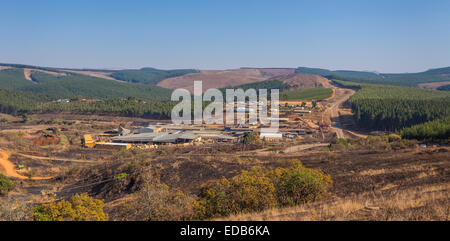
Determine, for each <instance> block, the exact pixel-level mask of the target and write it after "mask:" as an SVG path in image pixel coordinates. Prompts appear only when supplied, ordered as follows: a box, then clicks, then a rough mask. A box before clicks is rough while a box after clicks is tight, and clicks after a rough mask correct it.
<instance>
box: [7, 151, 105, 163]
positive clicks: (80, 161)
mask: <svg viewBox="0 0 450 241" xmlns="http://www.w3.org/2000/svg"><path fill="white" fill-rule="evenodd" d="M16 154H17V155H20V156H23V157H27V158H31V159H38V160H49V161H63V162H78V163H99V162H98V161H90V160H79V159H67V158H59V157H44V156H32V155H26V154H22V153H16Z"/></svg>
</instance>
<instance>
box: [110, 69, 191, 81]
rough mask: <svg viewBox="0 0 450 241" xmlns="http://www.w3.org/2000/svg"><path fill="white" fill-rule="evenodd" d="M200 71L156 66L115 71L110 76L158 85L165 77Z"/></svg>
mask: <svg viewBox="0 0 450 241" xmlns="http://www.w3.org/2000/svg"><path fill="white" fill-rule="evenodd" d="M198 72H199V71H198V70H194V69H175V70H160V69H155V68H142V69H127V70H120V71H114V72H112V73H111V74H110V76H111V77H112V78H114V79H117V80H122V81H126V82H131V83H141V84H150V85H156V84H157V83H158V82H160V81H161V80H163V79H167V78H173V77H178V76H183V75H185V74H190V73H198Z"/></svg>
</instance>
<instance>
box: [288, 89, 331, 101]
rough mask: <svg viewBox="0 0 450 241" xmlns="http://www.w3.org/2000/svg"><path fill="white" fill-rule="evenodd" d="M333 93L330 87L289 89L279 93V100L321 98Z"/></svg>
mask: <svg viewBox="0 0 450 241" xmlns="http://www.w3.org/2000/svg"><path fill="white" fill-rule="evenodd" d="M332 94H333V90H332V89H328V88H310V89H303V90H290V91H286V92H282V93H280V100H322V99H326V98H328V97H330V96H331V95H332Z"/></svg>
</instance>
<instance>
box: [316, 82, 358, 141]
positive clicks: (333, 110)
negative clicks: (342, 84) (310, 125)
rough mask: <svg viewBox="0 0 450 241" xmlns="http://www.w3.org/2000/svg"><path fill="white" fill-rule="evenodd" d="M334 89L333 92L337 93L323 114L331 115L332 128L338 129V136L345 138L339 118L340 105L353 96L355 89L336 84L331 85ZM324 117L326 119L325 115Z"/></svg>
mask: <svg viewBox="0 0 450 241" xmlns="http://www.w3.org/2000/svg"><path fill="white" fill-rule="evenodd" d="M331 88H332V89H333V93H335V95H334V97H333V99H332V100H331V101H332V104H331V106H330V107H329V108H328V109H327V110H326V111H324V113H323V115H330V119H331V123H332V128H333V129H334V130H335V131H336V136H337V138H345V135H344V131H343V130H342V125H341V123H340V120H339V111H338V109H339V106H340V105H342V103H344V102H345V101H347V100H348V98H350V96H352V95H353V94H354V93H355V91H354V90H351V89H343V88H339V87H336V86H332V87H331ZM322 119H325V117H323V118H322Z"/></svg>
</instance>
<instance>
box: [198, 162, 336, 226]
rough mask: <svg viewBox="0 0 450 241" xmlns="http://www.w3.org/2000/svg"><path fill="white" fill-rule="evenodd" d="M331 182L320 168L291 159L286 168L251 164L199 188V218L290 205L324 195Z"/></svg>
mask: <svg viewBox="0 0 450 241" xmlns="http://www.w3.org/2000/svg"><path fill="white" fill-rule="evenodd" d="M331 183H332V181H331V178H330V176H326V175H324V174H322V173H321V172H319V171H315V170H312V169H308V168H305V167H303V166H302V164H301V163H300V161H297V160H294V161H292V162H291V163H290V165H289V166H288V167H286V168H277V169H275V170H274V169H270V168H261V167H253V168H252V169H250V170H248V171H245V170H244V171H241V172H240V173H239V174H238V175H237V176H235V177H233V178H229V179H227V178H222V179H220V180H216V181H213V182H211V183H210V184H208V185H206V186H204V187H203V188H202V189H201V192H200V195H199V200H200V201H199V203H200V205H201V206H202V207H203V208H202V211H203V213H201V214H199V217H201V218H214V217H220V216H228V215H230V214H236V213H242V212H258V211H262V210H265V209H269V208H275V207H282V206H292V205H297V204H301V203H306V202H310V201H315V200H318V199H320V198H321V197H323V195H324V194H325V193H326V191H327V189H328V188H329V187H330V185H331Z"/></svg>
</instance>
